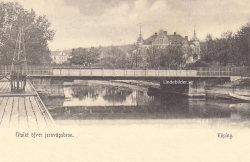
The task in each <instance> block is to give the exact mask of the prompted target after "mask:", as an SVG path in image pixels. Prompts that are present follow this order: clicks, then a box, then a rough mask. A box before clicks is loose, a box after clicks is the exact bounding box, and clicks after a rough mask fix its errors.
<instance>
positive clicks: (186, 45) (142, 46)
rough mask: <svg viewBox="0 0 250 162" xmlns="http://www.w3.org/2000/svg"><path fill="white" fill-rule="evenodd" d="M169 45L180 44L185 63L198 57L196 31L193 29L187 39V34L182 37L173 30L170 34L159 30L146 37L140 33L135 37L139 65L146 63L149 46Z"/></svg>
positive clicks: (198, 45) (160, 46) (191, 61)
mask: <svg viewBox="0 0 250 162" xmlns="http://www.w3.org/2000/svg"><path fill="white" fill-rule="evenodd" d="M169 45H172V46H180V47H181V48H182V51H183V57H184V58H185V59H186V64H188V63H194V62H196V61H197V60H198V59H200V41H199V40H198V38H197V37H196V32H195V31H194V36H193V38H192V39H191V40H190V41H189V40H188V36H185V38H183V37H182V36H181V35H179V34H177V33H176V32H174V33H173V34H172V35H171V34H168V32H167V31H163V30H162V29H161V30H160V32H159V33H155V34H154V35H152V36H150V37H149V38H147V39H145V40H144V39H143V38H142V34H141V33H140V35H139V38H138V39H137V52H138V54H139V55H141V56H142V58H143V59H142V62H141V63H140V65H141V66H144V64H146V59H147V57H148V56H147V52H146V50H147V49H149V48H150V47H155V48H165V47H167V46H169Z"/></svg>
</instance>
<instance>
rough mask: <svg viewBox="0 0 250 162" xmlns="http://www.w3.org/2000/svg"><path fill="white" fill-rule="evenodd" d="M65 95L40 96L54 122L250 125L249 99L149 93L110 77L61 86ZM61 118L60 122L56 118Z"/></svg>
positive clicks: (235, 126)
mask: <svg viewBox="0 0 250 162" xmlns="http://www.w3.org/2000/svg"><path fill="white" fill-rule="evenodd" d="M64 93H65V98H43V101H44V103H45V105H46V106H47V108H48V110H49V112H50V113H51V115H52V117H53V118H54V120H55V122H57V123H67V122H70V121H89V120H91V121H100V120H102V121H104V120H109V121H110V120H112V121H114V122H116V121H119V120H123V121H130V122H131V121H132V123H133V122H138V121H153V120H157V121H159V120H160V121H161V122H168V121H171V123H172V124H187V123H194V125H195V124H197V123H198V124H200V123H206V125H208V126H209V127H214V126H218V125H219V126H222V127H230V128H231V127H233V128H242V127H244V128H249V127H250V103H244V102H236V101H229V100H218V99H205V98H186V97H179V96H175V95H170V94H159V93H149V92H148V88H146V87H140V86H134V85H129V84H124V83H115V82H109V81H81V83H79V84H77V85H70V86H64ZM59 121H60V122H59Z"/></svg>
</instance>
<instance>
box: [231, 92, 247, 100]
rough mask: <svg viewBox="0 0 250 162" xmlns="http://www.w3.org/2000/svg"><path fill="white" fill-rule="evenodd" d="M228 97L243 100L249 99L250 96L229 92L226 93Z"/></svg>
mask: <svg viewBox="0 0 250 162" xmlns="http://www.w3.org/2000/svg"><path fill="white" fill-rule="evenodd" d="M228 95H229V96H230V97H232V98H233V99H238V100H244V101H250V96H244V95H237V94H234V93H229V94H228Z"/></svg>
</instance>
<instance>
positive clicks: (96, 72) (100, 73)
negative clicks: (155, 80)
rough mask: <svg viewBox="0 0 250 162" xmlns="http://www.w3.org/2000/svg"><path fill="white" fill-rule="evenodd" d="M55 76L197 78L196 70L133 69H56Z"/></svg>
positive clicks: (54, 70)
mask: <svg viewBox="0 0 250 162" xmlns="http://www.w3.org/2000/svg"><path fill="white" fill-rule="evenodd" d="M53 76H79V77H83V76H89V77H166V76H176V77H178V76H184V77H185V76H187V77H188V76H189V77H190V76H197V71H196V70H157V69H156V70H147V69H145V70H135V69H134V70H132V69H71V68H54V69H53Z"/></svg>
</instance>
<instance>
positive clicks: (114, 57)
mask: <svg viewBox="0 0 250 162" xmlns="http://www.w3.org/2000/svg"><path fill="white" fill-rule="evenodd" d="M100 66H102V67H108V68H126V67H130V66H131V59H130V58H129V57H128V56H126V53H124V52H123V51H122V50H121V49H120V48H118V47H116V46H110V47H109V49H108V50H107V51H106V52H105V54H104V56H103V58H102V59H101V62H100Z"/></svg>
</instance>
